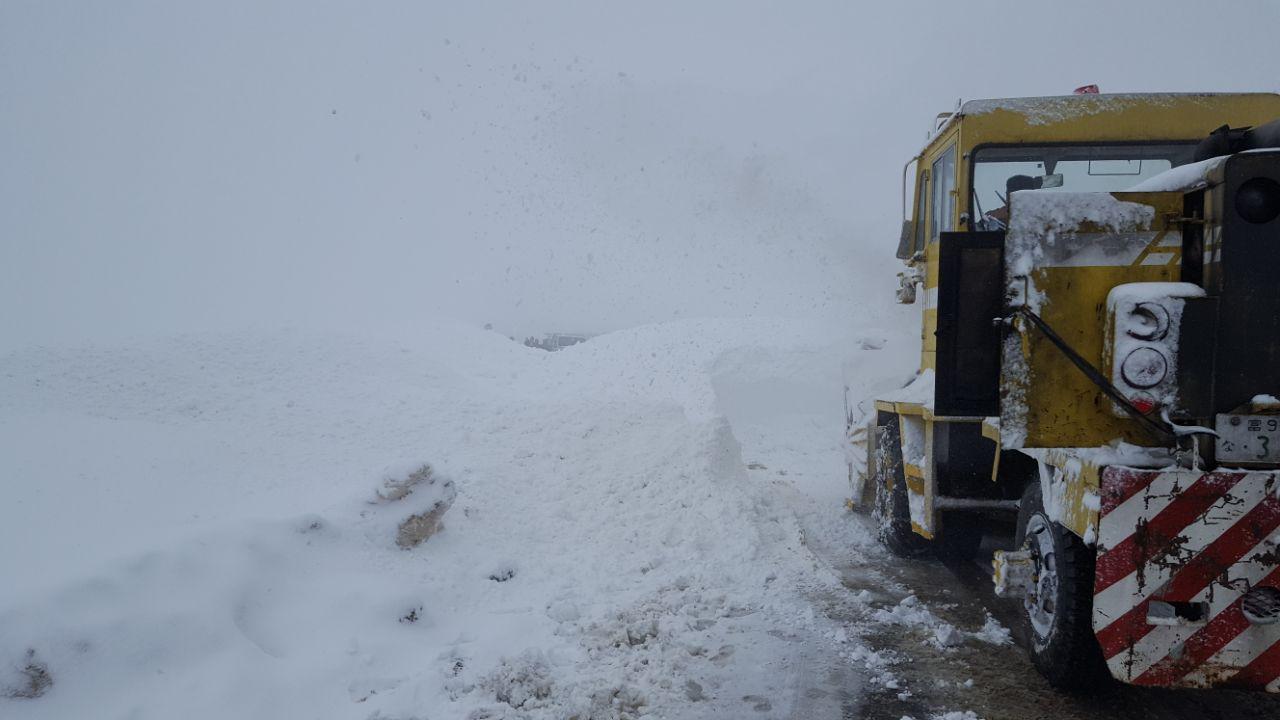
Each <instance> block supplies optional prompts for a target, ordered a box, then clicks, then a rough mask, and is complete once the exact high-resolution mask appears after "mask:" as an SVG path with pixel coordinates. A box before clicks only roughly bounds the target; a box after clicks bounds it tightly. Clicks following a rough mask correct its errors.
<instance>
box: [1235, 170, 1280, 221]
mask: <svg viewBox="0 0 1280 720" xmlns="http://www.w3.org/2000/svg"><path fill="white" fill-rule="evenodd" d="M1236 212H1237V213H1240V217H1242V218H1244V219H1245V220H1246V221H1248V222H1251V223H1253V224H1255V225H1261V224H1263V223H1269V222H1271V221H1272V220H1275V219H1276V216H1277V215H1280V183H1277V182H1276V181H1275V180H1272V179H1271V178H1266V177H1256V178H1252V179H1250V180H1245V181H1244V182H1243V183H1241V184H1240V189H1239V190H1236Z"/></svg>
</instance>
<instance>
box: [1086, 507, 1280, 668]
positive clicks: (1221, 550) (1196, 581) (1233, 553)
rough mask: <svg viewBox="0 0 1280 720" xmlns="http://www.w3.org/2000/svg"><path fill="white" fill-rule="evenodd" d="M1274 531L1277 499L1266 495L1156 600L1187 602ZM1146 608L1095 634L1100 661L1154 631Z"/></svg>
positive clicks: (1279, 517)
mask: <svg viewBox="0 0 1280 720" xmlns="http://www.w3.org/2000/svg"><path fill="white" fill-rule="evenodd" d="M1277 527H1280V499H1277V498H1276V496H1274V495H1269V496H1267V498H1266V499H1265V500H1263V501H1262V502H1260V503H1258V504H1257V506H1255V507H1254V508H1253V509H1252V510H1250V511H1249V512H1248V513H1246V514H1245V515H1244V517H1242V518H1240V520H1239V521H1237V522H1236V523H1235V524H1234V525H1232V526H1231V527H1230V528H1228V529H1227V531H1226V532H1224V533H1222V534H1221V535H1219V536H1218V538H1217V539H1216V540H1214V541H1213V542H1212V543H1210V544H1209V545H1208V546H1207V547H1205V549H1204V551H1203V552H1201V553H1200V554H1199V555H1196V556H1195V557H1194V558H1192V559H1191V560H1190V561H1189V562H1187V564H1186V565H1184V566H1183V567H1182V568H1181V569H1180V570H1179V571H1178V572H1177V573H1176V574H1175V575H1174V576H1173V578H1172V579H1171V580H1170V581H1169V584H1168V586H1167V587H1166V588H1165V591H1164V592H1162V593H1160V599H1162V600H1171V601H1175V602H1186V601H1188V600H1191V599H1192V598H1194V597H1195V596H1196V595H1197V594H1199V593H1200V591H1201V590H1203V589H1204V588H1205V587H1207V586H1208V585H1209V583H1210V582H1212V581H1213V579H1214V578H1216V577H1218V576H1219V575H1221V574H1222V573H1223V572H1225V571H1226V570H1227V569H1228V568H1230V567H1231V566H1232V565H1234V564H1236V562H1238V561H1239V560H1240V558H1241V557H1243V556H1244V554H1245V553H1247V552H1249V550H1251V549H1253V548H1254V547H1255V546H1256V545H1257V544H1258V543H1259V542H1261V541H1262V540H1263V539H1264V538H1265V537H1267V536H1268V535H1270V534H1271V533H1272V531H1274V530H1275V529H1276V528H1277ZM1150 604H1151V598H1147V599H1145V600H1143V601H1142V602H1141V603H1139V604H1138V605H1137V606H1135V607H1133V608H1130V609H1129V611H1128V612H1126V613H1125V614H1124V615H1121V616H1120V617H1119V618H1117V619H1116V620H1115V621H1113V622H1112V623H1111V624H1110V625H1107V626H1106V627H1105V628H1103V629H1101V630H1099V631H1098V633H1097V635H1098V644H1100V645H1101V646H1102V654H1103V656H1104V657H1106V658H1107V659H1108V660H1110V659H1111V658H1112V657H1115V655H1116V654H1117V653H1119V652H1120V651H1122V650H1124V649H1125V648H1127V647H1130V646H1131V645H1133V644H1134V643H1136V642H1137V641H1138V640H1140V639H1142V638H1143V637H1144V636H1146V634H1147V633H1149V632H1151V631H1152V629H1154V627H1155V626H1153V625H1149V624H1147V608H1148V606H1149V605H1150ZM1228 640H1230V638H1228Z"/></svg>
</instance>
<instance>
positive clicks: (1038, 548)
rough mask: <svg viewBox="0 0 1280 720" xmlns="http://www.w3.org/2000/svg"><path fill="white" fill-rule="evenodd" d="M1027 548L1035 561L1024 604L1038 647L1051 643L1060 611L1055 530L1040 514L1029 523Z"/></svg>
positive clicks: (1025, 543) (1032, 517)
mask: <svg viewBox="0 0 1280 720" xmlns="http://www.w3.org/2000/svg"><path fill="white" fill-rule="evenodd" d="M1024 547H1025V548H1026V549H1028V550H1030V551H1031V556H1032V558H1033V559H1034V561H1035V575H1034V577H1033V578H1032V583H1031V588H1030V590H1029V592H1028V593H1027V596H1026V598H1025V599H1024V600H1023V601H1022V602H1023V606H1024V607H1025V608H1026V611H1027V617H1028V618H1030V620H1031V628H1032V630H1034V631H1035V635H1036V643H1037V645H1043V644H1045V643H1046V642H1048V639H1049V636H1050V635H1051V634H1052V633H1053V623H1054V619H1055V618H1056V615H1057V610H1058V556H1057V552H1056V551H1055V549H1054V546H1053V528H1052V526H1051V525H1050V524H1049V520H1048V518H1046V517H1045V516H1044V515H1042V514H1040V513H1036V514H1035V515H1032V516H1031V518H1030V519H1029V520H1028V521H1027V535H1026V540H1025V542H1024Z"/></svg>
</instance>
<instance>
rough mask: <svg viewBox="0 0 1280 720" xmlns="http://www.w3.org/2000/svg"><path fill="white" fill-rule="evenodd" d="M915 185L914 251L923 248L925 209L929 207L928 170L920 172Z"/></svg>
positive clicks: (919, 250)
mask: <svg viewBox="0 0 1280 720" xmlns="http://www.w3.org/2000/svg"><path fill="white" fill-rule="evenodd" d="M917 182H918V184H917V185H916V226H915V233H916V236H915V238H913V243H912V244H913V245H914V248H913V249H914V252H921V251H923V250H924V241H925V234H924V231H925V225H924V218H925V211H926V210H928V208H929V171H928V170H923V171H921V173H920V179H919V180H918V181H917Z"/></svg>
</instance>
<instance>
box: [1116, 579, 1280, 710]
mask: <svg viewBox="0 0 1280 720" xmlns="http://www.w3.org/2000/svg"><path fill="white" fill-rule="evenodd" d="M1278 581H1280V568H1277V569H1275V570H1272V571H1271V574H1270V575H1267V577H1265V578H1263V579H1262V581H1261V582H1259V583H1258V584H1259V585H1274V584H1275V583H1276V582H1278ZM1243 604H1244V597H1243V596H1241V597H1239V598H1236V601H1235V602H1233V603H1231V604H1230V605H1228V606H1227V607H1226V608H1225V609H1223V611H1222V612H1220V613H1218V614H1217V615H1215V616H1214V618H1213V619H1212V620H1210V621H1209V622H1208V624H1206V625H1205V626H1204V627H1202V628H1200V629H1199V630H1197V631H1196V633H1195V634H1194V635H1192V636H1191V637H1189V638H1187V639H1186V642H1184V643H1183V644H1182V651H1181V652H1180V653H1179V654H1178V656H1177V657H1176V658H1175V657H1174V656H1172V655H1170V656H1167V657H1165V658H1163V659H1162V660H1160V662H1158V663H1156V664H1155V665H1152V666H1151V667H1150V668H1148V669H1147V671H1146V672H1144V673H1142V674H1141V675H1139V676H1138V677H1136V678H1134V679H1133V682H1134V684H1135V685H1168V684H1171V683H1173V682H1175V681H1177V680H1178V678H1181V677H1182V676H1183V675H1186V674H1187V673H1189V672H1191V671H1192V670H1194V669H1196V668H1197V667H1199V666H1200V664H1201V663H1203V662H1204V661H1205V660H1208V659H1209V658H1211V657H1213V656H1214V655H1215V654H1217V652H1218V651H1219V650H1221V649H1222V648H1224V647H1226V645H1227V643H1229V642H1231V641H1232V640H1234V639H1236V637H1237V636H1238V635H1239V634H1240V633H1242V632H1244V631H1245V630H1246V629H1247V628H1248V627H1249V621H1248V619H1246V618H1245V616H1244V612H1242V611H1241V609H1240V608H1241V605H1243ZM1238 676H1239V674H1237V676H1236V677H1238ZM1263 684H1266V683H1263Z"/></svg>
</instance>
